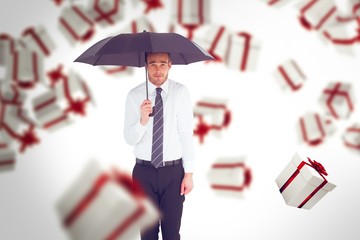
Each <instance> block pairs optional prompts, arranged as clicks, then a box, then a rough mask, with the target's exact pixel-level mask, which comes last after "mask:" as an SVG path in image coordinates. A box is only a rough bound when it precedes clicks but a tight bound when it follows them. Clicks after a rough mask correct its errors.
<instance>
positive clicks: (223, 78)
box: [0, 0, 360, 240]
mask: <svg viewBox="0 0 360 240" xmlns="http://www.w3.org/2000/svg"><path fill="white" fill-rule="evenodd" d="M64 2H65V4H68V3H69V1H66V0H65V1H64ZM74 2H85V1H80V0H79V1H74ZM163 2H166V4H165V8H164V9H162V10H156V11H152V12H151V13H150V14H149V15H148V17H149V18H150V19H151V20H152V21H153V24H154V25H155V28H156V30H158V31H166V26H167V24H168V22H169V17H170V9H171V8H170V5H169V3H170V1H165V0H163ZM288 2H289V3H288V4H287V5H284V6H283V7H280V8H270V7H268V6H267V5H266V4H264V2H262V1H261V0H223V1H216V0H213V1H211V3H212V6H211V7H212V10H211V18H212V22H213V23H217V24H223V25H225V26H226V27H228V28H229V29H231V30H232V31H235V32H239V31H247V32H249V33H251V34H252V35H253V36H254V37H255V38H257V39H258V40H259V41H260V42H261V46H262V47H261V55H260V58H259V60H258V63H257V70H256V71H255V72H245V73H244V72H240V71H236V70H229V69H227V68H226V67H225V66H224V65H223V64H221V63H210V64H204V63H195V64H192V65H188V66H173V68H172V70H171V73H170V78H172V79H174V80H177V81H179V82H181V83H183V84H185V85H186V86H187V87H188V88H189V90H190V94H191V96H192V99H193V102H194V104H195V102H196V101H198V100H200V99H201V98H203V97H218V98H225V99H227V100H228V107H229V109H230V110H231V112H232V122H231V124H230V126H229V128H228V129H225V130H224V131H223V132H222V135H221V137H220V138H216V137H215V136H212V135H209V136H206V138H205V143H204V144H203V145H201V144H199V142H198V139H197V138H196V139H195V141H194V142H195V144H196V170H195V173H194V183H195V188H194V190H193V192H191V194H189V195H188V196H187V197H186V201H185V208H184V214H183V221H182V229H181V234H182V239H186V240H197V239H226V240H235V239H247V240H251V239H259V240H260V239H295V240H296V239H348V240H352V239H359V238H360V230H359V226H358V224H359V221H360V204H359V203H360V192H359V187H358V184H359V182H360V174H359V169H360V154H359V153H354V152H350V151H349V150H348V149H346V148H345V147H344V145H343V143H342V139H341V135H342V133H343V131H344V129H345V128H346V127H348V126H350V125H351V124H352V123H354V122H359V121H360V118H359V114H360V113H359V109H358V106H359V105H358V100H356V102H355V112H354V113H352V114H351V116H350V118H348V119H343V120H335V125H336V132H335V133H334V135H332V136H331V137H329V138H327V139H326V141H325V142H324V143H323V144H321V145H320V146H317V147H308V146H306V145H305V144H303V143H301V142H299V140H298V136H297V132H296V123H297V121H298V119H299V117H300V116H301V115H302V114H304V113H305V112H307V111H316V112H319V113H323V109H322V108H321V107H320V105H319V101H318V99H319V97H320V93H321V91H322V89H323V88H324V87H325V86H326V84H327V83H328V82H330V81H343V82H350V83H352V85H353V88H354V92H355V94H359V92H360V83H359V78H360V70H359V69H360V68H359V66H360V65H359V64H360V54H359V49H358V48H359V45H357V49H355V55H354V56H348V55H345V54H339V53H338V52H336V51H335V48H334V47H333V46H332V45H331V44H327V45H326V44H324V43H323V42H322V41H320V39H319V37H318V35H317V33H315V32H311V31H307V30H305V29H304V28H303V27H302V26H301V25H300V24H299V21H298V10H296V4H297V3H299V2H301V1H288ZM126 3H127V5H126V14H125V18H124V20H123V21H122V22H120V23H118V24H117V25H115V26H113V27H108V28H100V27H97V29H96V31H97V32H96V35H95V36H94V37H93V38H92V40H91V41H90V42H88V43H86V44H80V43H79V44H76V45H75V46H70V44H69V43H68V42H67V41H66V40H65V38H64V37H63V36H62V35H61V33H60V31H59V29H58V17H59V16H60V11H61V7H56V6H55V4H54V2H53V1H50V0H36V1H35V0H34V1H20V0H11V1H10V0H0V32H6V33H8V34H10V35H12V36H13V37H20V34H21V32H22V31H23V30H24V28H26V27H29V26H37V25H39V24H42V25H44V26H45V28H46V29H47V30H48V31H49V33H50V34H51V36H52V37H53V39H54V40H55V42H56V45H57V48H56V50H55V52H54V54H53V55H52V56H51V57H50V58H48V59H47V60H46V62H45V69H46V70H51V69H54V68H55V67H57V65H58V64H60V63H62V64H64V67H65V72H66V71H68V70H69V69H70V68H71V69H74V70H76V71H77V72H78V73H79V74H81V76H82V77H83V78H84V79H85V80H86V81H87V83H88V85H89V87H90V89H91V90H92V93H93V98H94V101H95V105H94V106H90V108H88V109H87V115H86V117H84V118H79V119H77V121H76V123H75V124H73V125H70V126H68V127H66V128H64V129H61V130H59V131H57V132H54V133H47V132H45V131H43V130H39V131H38V134H39V137H40V139H41V143H40V144H39V145H36V146H33V147H31V148H29V149H28V150H27V151H26V152H25V153H24V154H18V155H17V162H16V167H15V169H14V170H13V171H9V172H0V239H4V240H23V239H34V240H43V239H44V240H45V239H46V240H49V239H51V240H63V239H67V236H66V234H65V232H64V231H63V229H62V227H61V224H60V223H61V221H60V219H59V217H58V215H57V212H56V209H55V204H56V202H57V201H58V199H59V198H60V196H61V194H62V193H63V192H64V191H65V189H66V188H67V187H68V186H69V185H70V184H71V183H72V181H73V179H74V178H75V177H76V176H77V175H78V174H79V173H80V171H81V170H82V168H83V166H84V165H85V164H86V163H87V162H88V161H89V160H90V159H97V160H98V161H100V162H102V163H104V164H107V165H116V166H118V167H119V168H121V169H123V170H125V171H128V172H131V170H132V167H133V164H134V157H133V153H132V147H131V146H128V145H127V144H126V143H125V141H124V139H123V134H122V127H123V113H124V101H125V97H126V94H127V92H128V91H129V90H130V89H131V88H133V87H134V86H136V85H138V84H139V83H141V82H142V81H144V69H143V68H137V69H135V73H134V74H133V75H132V76H130V77H126V78H114V77H111V76H110V77H109V76H106V75H105V74H104V73H103V72H102V71H101V70H100V69H99V68H98V67H93V66H90V65H85V64H81V63H73V62H72V61H73V60H74V59H75V58H76V57H77V56H78V55H79V54H81V53H82V52H83V51H84V50H85V49H86V48H87V47H89V46H90V45H91V44H93V43H94V42H96V41H98V40H100V39H102V38H103V37H105V36H107V34H112V33H115V32H119V31H120V30H121V28H122V27H123V26H125V25H126V24H128V23H129V21H130V20H132V19H134V18H135V17H139V16H140V15H141V14H142V11H143V5H142V3H140V4H139V5H137V6H135V5H132V4H130V1H129V0H128V1H126ZM345 3H346V1H338V5H339V7H343V6H345ZM289 58H293V59H295V60H296V61H297V62H298V63H299V65H300V66H301V68H302V69H303V71H304V73H305V75H306V76H307V81H306V83H305V84H304V87H303V88H301V89H300V90H299V91H297V92H286V91H283V90H282V89H281V88H280V87H279V85H278V83H277V82H276V81H275V79H274V77H273V71H274V69H275V68H276V66H277V65H279V64H280V63H281V62H283V61H285V60H287V59H289ZM297 151H299V152H300V153H302V154H304V155H306V156H308V157H310V158H312V159H315V160H317V161H319V162H321V163H322V164H323V165H324V166H325V168H326V169H327V172H328V173H329V176H328V180H329V181H330V182H332V183H334V184H336V185H337V188H335V190H334V191H333V192H330V193H329V194H327V195H326V196H325V197H324V198H323V199H322V200H321V201H320V202H319V203H318V204H317V205H315V206H314V207H313V209H311V210H304V209H297V208H294V207H290V206H287V205H286V204H285V202H284V200H283V198H282V196H281V194H280V193H279V191H278V188H277V185H276V183H275V178H276V177H277V176H278V174H279V173H280V172H281V170H282V169H283V168H284V167H285V166H286V164H287V163H288V162H289V161H290V159H291V157H292V156H293V154H294V153H295V152H297ZM242 156H243V157H245V162H246V164H247V165H248V166H249V167H250V168H251V170H252V174H253V180H252V183H251V186H250V188H249V189H247V190H245V191H244V195H243V198H232V197H224V196H221V197H220V196H217V195H215V194H214V193H213V192H212V190H211V189H210V188H209V184H208V180H207V173H208V171H209V168H210V166H211V164H212V163H213V162H214V161H215V160H216V159H217V158H220V157H242Z"/></svg>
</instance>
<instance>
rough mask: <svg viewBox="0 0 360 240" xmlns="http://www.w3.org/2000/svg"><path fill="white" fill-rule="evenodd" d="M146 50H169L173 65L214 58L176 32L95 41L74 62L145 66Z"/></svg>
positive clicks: (130, 35) (148, 33) (124, 36)
mask: <svg viewBox="0 0 360 240" xmlns="http://www.w3.org/2000/svg"><path fill="white" fill-rule="evenodd" d="M146 52H167V53H170V58H171V62H172V64H180V65H183V64H190V63H193V62H198V61H205V60H214V58H213V57H212V56H211V55H210V54H209V53H208V52H207V51H205V50H204V49H202V48H201V47H200V46H199V45H197V44H196V43H195V42H193V41H191V40H189V39H187V38H185V37H183V36H181V35H180V34H177V33H155V32H146V31H144V32H141V33H135V34H133V33H123V34H119V35H116V36H113V37H108V38H105V39H103V40H100V41H99V42H97V43H95V44H94V45H93V46H91V47H90V48H89V49H87V50H86V51H85V52H84V53H83V54H81V55H80V56H79V57H78V58H77V59H75V62H82V63H87V64H91V65H118V66H133V67H143V66H145V53H146Z"/></svg>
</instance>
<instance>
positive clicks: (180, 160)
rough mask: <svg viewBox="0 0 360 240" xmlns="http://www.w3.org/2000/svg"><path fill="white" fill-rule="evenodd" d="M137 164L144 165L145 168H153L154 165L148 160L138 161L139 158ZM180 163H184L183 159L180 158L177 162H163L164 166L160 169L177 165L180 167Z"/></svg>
mask: <svg viewBox="0 0 360 240" xmlns="http://www.w3.org/2000/svg"><path fill="white" fill-rule="evenodd" d="M136 163H138V164H141V165H144V166H152V167H153V165H152V164H151V162H150V161H146V160H142V159H138V158H136ZM180 163H182V158H179V159H177V160H172V161H163V164H164V165H163V166H160V167H169V166H175V165H178V164H180Z"/></svg>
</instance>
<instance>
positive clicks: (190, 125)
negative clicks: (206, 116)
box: [177, 87, 195, 173]
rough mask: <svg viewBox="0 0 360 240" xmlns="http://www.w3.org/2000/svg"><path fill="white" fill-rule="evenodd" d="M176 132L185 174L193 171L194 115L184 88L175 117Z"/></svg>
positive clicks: (186, 90) (187, 92) (187, 93)
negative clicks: (176, 122) (178, 137)
mask: <svg viewBox="0 0 360 240" xmlns="http://www.w3.org/2000/svg"><path fill="white" fill-rule="evenodd" d="M177 121H178V132H179V136H180V141H181V147H182V154H183V155H182V159H183V166H184V170H185V172H186V173H191V172H193V171H194V160H195V159H194V158H195V150H194V143H193V141H194V139H193V135H194V114H193V109H192V104H191V99H190V95H189V91H188V89H187V88H186V87H184V90H183V94H182V97H181V101H180V104H179V110H178V115H177Z"/></svg>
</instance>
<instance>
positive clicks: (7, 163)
mask: <svg viewBox="0 0 360 240" xmlns="http://www.w3.org/2000/svg"><path fill="white" fill-rule="evenodd" d="M4 135H5V134H4V132H3V130H1V131H0V172H2V171H9V170H12V169H14V167H15V163H16V153H15V150H14V149H12V147H11V144H10V142H9V141H8V140H6V138H5V136H4Z"/></svg>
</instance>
